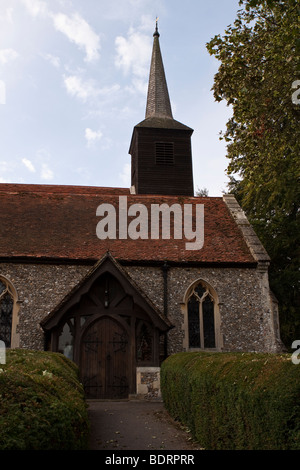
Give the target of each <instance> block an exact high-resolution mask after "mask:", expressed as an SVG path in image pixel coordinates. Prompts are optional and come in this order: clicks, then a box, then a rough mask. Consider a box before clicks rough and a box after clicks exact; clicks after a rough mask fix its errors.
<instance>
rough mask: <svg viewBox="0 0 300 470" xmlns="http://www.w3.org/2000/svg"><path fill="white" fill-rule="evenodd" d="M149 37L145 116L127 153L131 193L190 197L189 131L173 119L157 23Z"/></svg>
mask: <svg viewBox="0 0 300 470" xmlns="http://www.w3.org/2000/svg"><path fill="white" fill-rule="evenodd" d="M153 37H154V40H153V50H152V59H151V66H150V76H149V84H148V95H147V105H146V116H145V119H144V121H142V122H140V123H139V124H137V125H136V126H135V127H134V130H133V134H132V139H131V144H130V149H129V154H130V155H131V186H132V191H133V192H135V193H136V194H162V195H175V196H176V195H178V196H180V195H182V196H193V195H194V185H193V168H192V149H191V136H192V134H193V129H191V128H190V127H188V126H185V125H184V124H181V123H180V122H178V121H175V119H174V118H173V114H172V108H171V102H170V97H169V92H168V86H167V81H166V76H165V70H164V65H163V60H162V55H161V50H160V44H159V37H160V34H159V32H158V27H157V21H156V29H155V32H154V34H153Z"/></svg>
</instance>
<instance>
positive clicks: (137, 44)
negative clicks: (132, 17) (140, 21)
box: [115, 29, 151, 78]
mask: <svg viewBox="0 0 300 470" xmlns="http://www.w3.org/2000/svg"><path fill="white" fill-rule="evenodd" d="M115 45H116V50H117V56H116V59H115V64H116V66H117V67H118V68H120V69H121V70H123V72H124V73H125V74H128V73H129V72H132V73H133V75H135V76H137V77H139V78H141V77H146V76H147V74H148V72H149V70H148V68H149V67H148V65H149V57H151V39H150V38H149V36H148V35H145V34H142V33H140V32H138V31H134V30H132V29H130V31H129V34H128V38H124V37H123V36H118V37H117V38H116V40H115Z"/></svg>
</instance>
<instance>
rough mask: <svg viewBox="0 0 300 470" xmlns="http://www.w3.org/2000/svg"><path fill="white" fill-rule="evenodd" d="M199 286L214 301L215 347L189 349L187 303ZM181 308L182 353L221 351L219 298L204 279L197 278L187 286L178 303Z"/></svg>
mask: <svg viewBox="0 0 300 470" xmlns="http://www.w3.org/2000/svg"><path fill="white" fill-rule="evenodd" d="M199 284H201V285H202V286H203V287H205V288H206V289H207V290H208V291H209V294H210V296H211V298H212V299H213V301H214V321H215V340H216V347H215V348H209V349H204V348H190V347H189V330H188V302H189V299H190V297H191V295H192V292H193V290H194V288H195V287H196V286H197V285H199ZM180 306H181V313H182V315H183V324H182V330H183V331H184V337H183V341H182V347H183V350H184V351H222V348H223V337H222V335H221V331H220V326H221V318H220V309H219V297H218V294H217V292H216V290H215V289H214V288H213V287H212V286H211V285H210V284H209V283H208V282H207V281H205V280H204V279H202V278H199V279H197V280H196V281H194V282H192V284H190V285H189V287H188V288H187V290H186V291H185V293H184V296H183V301H182V302H181V303H180Z"/></svg>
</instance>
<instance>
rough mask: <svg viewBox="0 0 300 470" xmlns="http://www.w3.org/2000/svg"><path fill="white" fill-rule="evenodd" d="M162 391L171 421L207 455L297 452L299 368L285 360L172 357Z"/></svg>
mask: <svg viewBox="0 0 300 470" xmlns="http://www.w3.org/2000/svg"><path fill="white" fill-rule="evenodd" d="M161 389H162V397H163V400H164V404H165V407H166V409H167V410H168V411H169V413H170V414H171V416H173V418H175V419H178V420H179V421H180V422H181V423H183V424H184V425H186V426H188V427H189V429H190V431H191V433H192V435H193V437H194V438H195V439H196V440H197V441H198V442H199V443H200V445H201V446H202V447H204V448H205V449H207V450H212V449H214V450H215V449H223V450H232V449H235V450H263V449H265V450H267V449H268V450H271V449H272V450H282V449H300V365H294V364H293V363H292V361H291V356H290V355H287V354H258V353H199V352H197V353H188V352H186V353H179V354H174V355H172V356H170V357H169V358H168V359H167V360H166V361H164V362H163V364H162V367H161Z"/></svg>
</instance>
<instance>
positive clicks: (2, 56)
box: [0, 49, 19, 65]
mask: <svg viewBox="0 0 300 470" xmlns="http://www.w3.org/2000/svg"><path fill="white" fill-rule="evenodd" d="M18 55H19V54H18V53H17V52H16V51H15V50H14V49H0V64H2V65H4V64H7V62H10V61H12V60H15V59H16V58H17V57H18Z"/></svg>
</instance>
